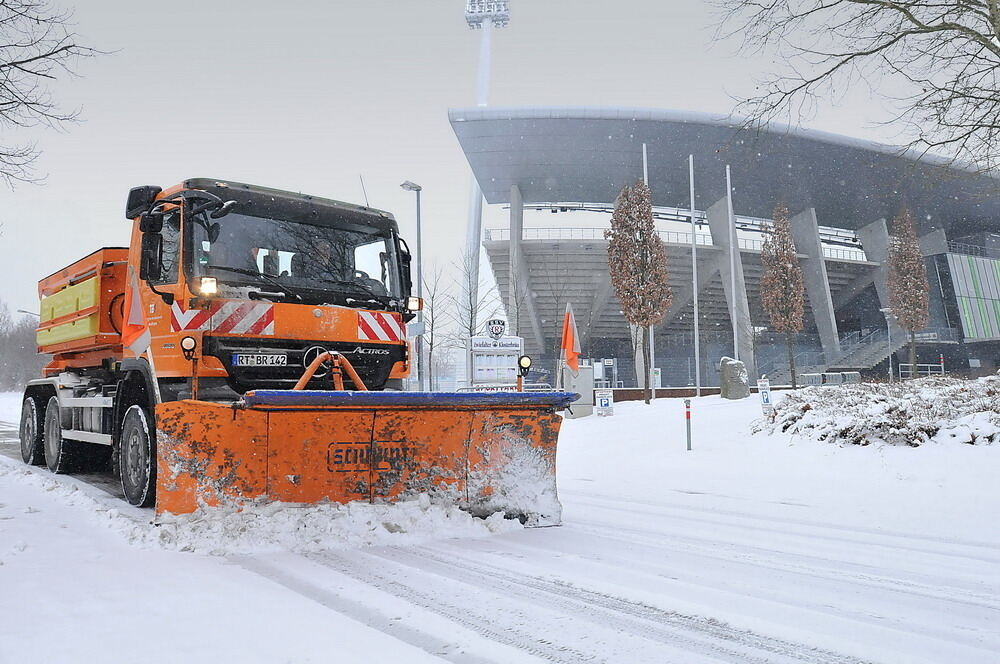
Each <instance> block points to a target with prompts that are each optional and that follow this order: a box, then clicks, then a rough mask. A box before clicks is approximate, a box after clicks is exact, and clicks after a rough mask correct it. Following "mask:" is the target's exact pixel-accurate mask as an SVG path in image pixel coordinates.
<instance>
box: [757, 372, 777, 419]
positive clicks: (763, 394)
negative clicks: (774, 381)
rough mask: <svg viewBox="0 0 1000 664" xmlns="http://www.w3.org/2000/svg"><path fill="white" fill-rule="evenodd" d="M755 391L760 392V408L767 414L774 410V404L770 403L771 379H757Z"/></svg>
mask: <svg viewBox="0 0 1000 664" xmlns="http://www.w3.org/2000/svg"><path fill="white" fill-rule="evenodd" d="M757 393H758V394H760V409H761V410H762V411H764V414H765V415H768V414H769V413H770V412H771V411H773V410H774V404H773V403H771V381H769V380H768V379H766V378H761V379H760V380H758V381H757Z"/></svg>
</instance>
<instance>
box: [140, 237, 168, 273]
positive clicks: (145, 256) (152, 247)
mask: <svg viewBox="0 0 1000 664" xmlns="http://www.w3.org/2000/svg"><path fill="white" fill-rule="evenodd" d="M162 251H163V236H162V235H160V234H159V233H152V232H149V233H143V234H142V249H141V251H140V254H141V256H140V259H139V278H140V279H142V280H143V281H157V280H158V279H159V278H160V276H161V275H162V268H163V262H162V259H161V253H162Z"/></svg>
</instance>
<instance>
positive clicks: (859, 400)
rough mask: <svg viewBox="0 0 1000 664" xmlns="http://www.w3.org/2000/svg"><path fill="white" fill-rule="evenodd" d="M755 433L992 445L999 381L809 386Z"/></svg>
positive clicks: (999, 409) (997, 431) (997, 430)
mask: <svg viewBox="0 0 1000 664" xmlns="http://www.w3.org/2000/svg"><path fill="white" fill-rule="evenodd" d="M754 431H755V432H757V431H766V432H769V433H780V432H784V433H795V434H802V435H805V436H809V437H811V438H815V439H818V440H821V441H826V442H831V443H834V442H836V443H850V444H855V445H870V444H872V443H886V444H890V445H910V446H914V447H915V446H917V445H920V444H922V443H926V442H928V441H931V440H933V441H934V442H942V443H944V442H958V443H969V444H973V445H983V444H989V443H994V442H997V441H1000V376H988V377H986V378H979V379H977V380H962V379H958V378H946V377H943V376H940V377H931V378H920V379H917V380H912V381H906V382H903V383H892V384H887V383H874V384H860V385H830V386H823V387H807V388H804V389H801V390H797V391H794V392H789V393H788V394H786V395H785V398H784V399H782V400H781V401H780V402H779V403H778V405H777V406H776V408H775V409H774V411H773V412H772V413H771V415H770V416H769V417H767V418H764V419H762V420H758V421H757V422H755V423H754Z"/></svg>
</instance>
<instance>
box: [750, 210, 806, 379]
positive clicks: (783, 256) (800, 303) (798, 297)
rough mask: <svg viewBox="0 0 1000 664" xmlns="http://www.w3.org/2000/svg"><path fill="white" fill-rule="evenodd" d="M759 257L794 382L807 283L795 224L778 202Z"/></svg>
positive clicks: (767, 302)
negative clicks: (794, 235) (796, 341)
mask: <svg viewBox="0 0 1000 664" xmlns="http://www.w3.org/2000/svg"><path fill="white" fill-rule="evenodd" d="M760 261H761V263H763V265H764V274H763V275H762V276H761V278H760V296H761V304H763V306H764V311H766V312H767V315H768V317H769V318H770V319H771V327H772V328H773V329H774V331H775V332H783V333H784V334H785V346H786V347H787V348H788V371H789V372H790V373H791V375H792V387H793V388H795V387H797V385H796V382H795V353H794V351H793V347H792V335H794V334H796V333H798V332H801V331H802V319H803V316H804V314H805V283H804V281H803V279H802V268H801V267H800V266H799V257H798V256H796V255H795V242H794V241H793V240H792V224H791V222H790V221H789V220H788V208H787V207H785V206H784V205H779V206H778V207H777V208H775V210H774V223H773V224H772V225H771V227H770V228H769V229H768V234H767V238H766V239H765V240H764V245H763V247H762V248H761V251H760Z"/></svg>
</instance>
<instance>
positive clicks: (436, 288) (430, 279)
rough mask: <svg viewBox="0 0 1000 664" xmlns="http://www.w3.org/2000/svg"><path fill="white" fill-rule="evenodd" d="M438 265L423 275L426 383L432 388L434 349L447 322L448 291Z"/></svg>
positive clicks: (440, 339)
mask: <svg viewBox="0 0 1000 664" xmlns="http://www.w3.org/2000/svg"><path fill="white" fill-rule="evenodd" d="M442 274H443V273H442V270H441V267H440V266H434V267H433V268H431V270H430V272H429V276H426V277H424V289H423V290H424V326H425V327H424V343H425V344H426V345H427V367H426V369H427V384H428V385H429V386H430V389H431V390H432V391H433V390H434V372H435V368H436V367H437V364H435V361H434V350H435V349H437V348H438V347H439V346H440V345H441V341H442V336H443V333H444V330H443V329H442V328H443V327H444V325H445V323H446V322H447V314H448V312H447V308H448V300H449V297H450V295H449V293H448V287H447V286H446V285H445V284H444V283H443V278H442Z"/></svg>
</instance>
